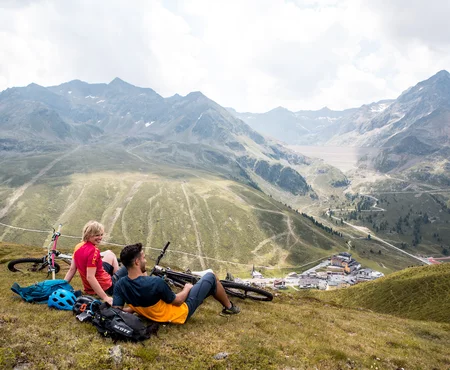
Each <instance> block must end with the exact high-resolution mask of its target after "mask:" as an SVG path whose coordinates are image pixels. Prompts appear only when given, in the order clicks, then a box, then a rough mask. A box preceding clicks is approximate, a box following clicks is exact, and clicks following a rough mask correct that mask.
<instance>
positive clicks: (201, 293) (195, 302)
mask: <svg viewBox="0 0 450 370" xmlns="http://www.w3.org/2000/svg"><path fill="white" fill-rule="evenodd" d="M210 295H212V296H213V297H214V298H215V299H216V300H217V301H218V302H220V303H221V304H222V306H224V310H223V311H226V310H233V307H234V311H236V312H232V313H230V312H227V314H233V313H239V308H237V307H236V306H234V305H233V304H232V303H231V302H230V300H229V299H228V296H227V294H226V292H225V289H224V288H223V285H222V283H221V282H220V281H219V279H218V278H217V276H216V275H214V274H213V273H211V272H209V273H207V274H206V275H205V276H203V277H202V278H201V279H200V280H199V281H198V282H197V284H195V285H194V286H193V287H192V289H191V291H190V292H189V295H188V297H187V299H186V304H187V306H188V308H189V313H188V317H187V319H186V321H187V320H188V319H189V318H190V317H191V316H192V315H193V314H194V312H195V311H196V310H197V308H198V307H199V306H200V305H201V304H202V303H203V301H204V300H205V299H206V298H207V297H209V296H210ZM223 311H222V312H223Z"/></svg>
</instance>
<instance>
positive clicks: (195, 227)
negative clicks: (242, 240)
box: [181, 184, 206, 270]
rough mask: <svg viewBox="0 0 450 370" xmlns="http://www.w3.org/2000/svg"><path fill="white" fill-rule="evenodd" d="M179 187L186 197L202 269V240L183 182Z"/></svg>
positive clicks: (204, 266)
mask: <svg viewBox="0 0 450 370" xmlns="http://www.w3.org/2000/svg"><path fill="white" fill-rule="evenodd" d="M181 189H182V190H183V194H184V197H185V198H186V203H187V206H188V210H189V215H190V217H191V221H192V226H194V232H195V238H196V240H197V250H198V258H199V260H200V265H201V266H202V269H203V270H206V264H205V261H204V260H203V257H202V256H203V250H202V241H201V237H200V233H199V231H198V228H197V220H196V219H195V216H194V212H193V211H192V208H191V203H190V201H189V196H188V194H187V192H186V189H185V186H184V184H181Z"/></svg>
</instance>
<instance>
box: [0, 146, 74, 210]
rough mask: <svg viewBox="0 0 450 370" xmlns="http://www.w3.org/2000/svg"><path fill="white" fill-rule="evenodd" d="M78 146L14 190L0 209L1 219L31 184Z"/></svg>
mask: <svg viewBox="0 0 450 370" xmlns="http://www.w3.org/2000/svg"><path fill="white" fill-rule="evenodd" d="M78 148H80V147H79V146H78V147H76V148H75V149H74V150H72V151H70V152H67V153H66V154H63V155H62V156H61V157H58V158H56V159H55V160H53V161H52V162H50V163H49V164H48V165H47V166H45V167H44V168H43V169H42V170H40V171H39V172H38V174H37V175H35V176H34V177H33V178H32V179H31V180H30V181H28V182H27V183H25V184H23V185H22V186H21V187H19V188H17V189H16V190H15V191H13V193H12V194H11V196H10V197H9V199H7V200H6V206H5V207H3V209H2V210H0V219H2V218H3V217H5V216H6V214H7V213H8V212H9V210H10V209H11V207H12V206H13V204H14V203H15V202H16V201H17V200H18V199H19V198H20V197H21V196H22V195H23V193H25V191H26V190H27V189H28V188H29V187H30V186H31V185H33V184H34V183H35V182H36V181H37V180H39V179H40V178H41V177H42V176H43V175H45V174H46V173H47V172H48V171H49V170H50V169H51V168H52V167H53V166H54V165H55V164H57V163H58V162H60V161H62V160H63V159H64V158H66V157H68V156H69V155H72V154H73V153H75V152H76V151H77V150H78Z"/></svg>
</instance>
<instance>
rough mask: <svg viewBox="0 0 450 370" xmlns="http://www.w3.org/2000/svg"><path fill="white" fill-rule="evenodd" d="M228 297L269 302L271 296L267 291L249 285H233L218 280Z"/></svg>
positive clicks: (232, 283) (271, 298) (233, 283)
mask: <svg viewBox="0 0 450 370" xmlns="http://www.w3.org/2000/svg"><path fill="white" fill-rule="evenodd" d="M220 282H221V283H222V285H223V287H224V289H225V291H226V292H227V294H228V295H231V296H233V297H238V298H241V299H247V298H248V299H252V300H254V301H271V300H273V294H272V293H270V292H268V291H267V290H264V289H261V288H256V287H253V286H251V285H245V284H241V283H235V282H233V281H227V280H220Z"/></svg>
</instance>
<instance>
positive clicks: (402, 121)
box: [236, 70, 450, 185]
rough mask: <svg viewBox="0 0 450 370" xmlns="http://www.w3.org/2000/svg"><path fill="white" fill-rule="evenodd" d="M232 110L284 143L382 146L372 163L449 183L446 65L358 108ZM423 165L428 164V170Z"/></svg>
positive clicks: (449, 90)
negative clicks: (394, 93) (392, 97)
mask: <svg viewBox="0 0 450 370" xmlns="http://www.w3.org/2000/svg"><path fill="white" fill-rule="evenodd" d="M236 115H237V116H238V117H239V118H241V119H242V120H244V121H245V122H247V123H248V124H249V125H250V126H251V127H252V128H254V129H256V130H259V131H260V132H262V133H264V134H266V135H269V136H272V137H274V138H276V139H278V140H282V141H284V142H286V143H288V144H296V145H325V146H341V147H346V146H352V147H375V148H380V153H379V154H378V156H377V157H376V158H369V165H370V166H373V167H374V168H375V169H377V170H380V171H382V172H389V171H402V172H406V174H407V175H408V176H413V177H414V176H420V177H422V180H426V179H430V180H433V182H437V183H439V184H448V185H450V177H449V176H448V173H447V174H445V172H448V171H442V169H443V168H446V167H447V164H448V163H449V162H448V152H449V151H450V149H449V147H450V74H449V72H447V71H445V70H442V71H440V72H438V73H436V74H435V75H434V76H432V77H430V78H429V79H427V80H425V81H422V82H419V83H418V84H416V85H415V86H413V87H410V88H409V89H407V90H406V91H404V92H403V93H402V94H401V95H400V96H399V97H398V98H397V99H395V100H381V101H379V102H375V103H371V104H368V105H363V106H361V107H360V108H354V109H347V110H344V111H330V110H329V109H327V108H323V109H321V110H319V111H313V112H310V111H300V112H290V111H289V110H287V109H285V108H281V107H279V108H276V109H274V110H272V111H269V112H267V113H263V114H252V113H236ZM421 161H422V162H424V165H423V166H421V165H420V164H419V162H421ZM366 162H367V161H366ZM436 163H440V165H439V168H436V165H435V164H436ZM426 166H428V167H430V166H431V168H432V170H431V172H430V171H429V170H427V169H426V168H425V167H426ZM424 168H425V174H424ZM418 172H420V175H418ZM443 172H444V173H443ZM424 176H425V177H424Z"/></svg>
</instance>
